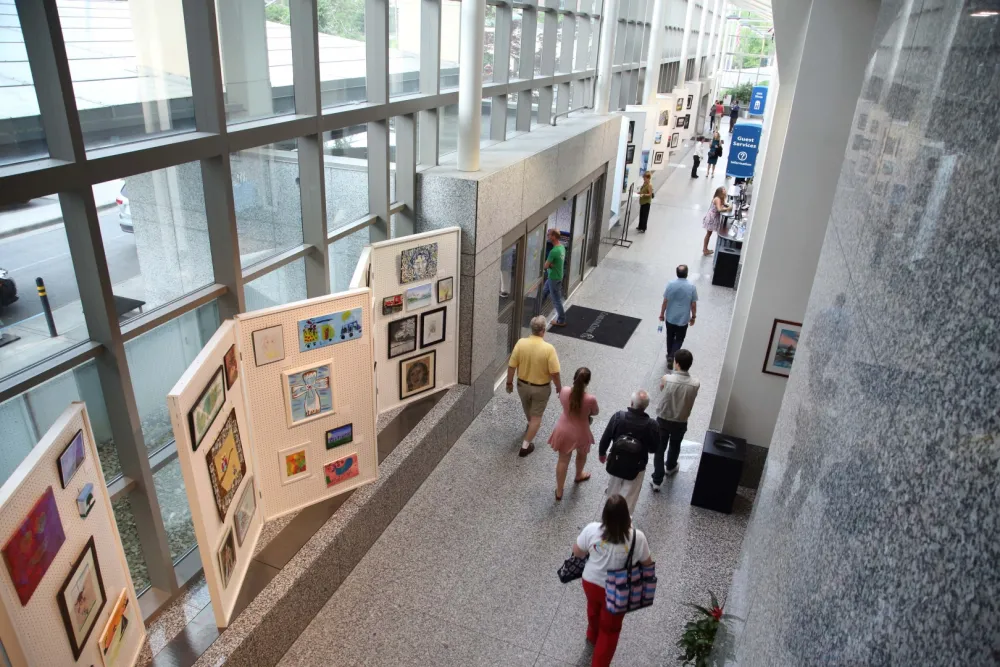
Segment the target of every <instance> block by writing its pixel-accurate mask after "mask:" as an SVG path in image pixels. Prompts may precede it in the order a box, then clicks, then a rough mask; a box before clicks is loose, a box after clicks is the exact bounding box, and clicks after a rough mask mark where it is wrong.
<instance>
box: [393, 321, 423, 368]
mask: <svg viewBox="0 0 1000 667" xmlns="http://www.w3.org/2000/svg"><path fill="white" fill-rule="evenodd" d="M416 349H417V316H416V315H410V316H409V317H404V318H403V319H401V320H393V321H391V322H389V358H390V359H392V358H393V357H398V356H401V355H404V354H408V353H410V352H413V351H414V350H416Z"/></svg>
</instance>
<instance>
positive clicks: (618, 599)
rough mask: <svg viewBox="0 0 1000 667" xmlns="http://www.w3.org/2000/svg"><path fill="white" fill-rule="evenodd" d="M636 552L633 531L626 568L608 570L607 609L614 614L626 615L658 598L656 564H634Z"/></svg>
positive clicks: (605, 587)
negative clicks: (634, 553)
mask: <svg viewBox="0 0 1000 667" xmlns="http://www.w3.org/2000/svg"><path fill="white" fill-rule="evenodd" d="M634 551H635V530H633V531H632V546H630V547H629V550H628V557H627V558H626V559H625V567H624V568H622V569H620V570H608V578H607V581H606V582H605V584H604V593H605V607H606V608H607V610H608V611H609V612H611V613H612V614H625V613H628V612H630V611H636V610H637V609H642V608H643V607H648V606H649V605H651V604H653V598H654V597H655V596H656V564H655V563H654V564H652V565H643V564H641V563H636V564H635V565H633V564H632V555H633V552H634Z"/></svg>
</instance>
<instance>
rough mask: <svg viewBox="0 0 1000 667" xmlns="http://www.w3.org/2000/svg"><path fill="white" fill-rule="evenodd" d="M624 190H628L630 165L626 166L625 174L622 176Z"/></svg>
mask: <svg viewBox="0 0 1000 667" xmlns="http://www.w3.org/2000/svg"><path fill="white" fill-rule="evenodd" d="M622 192H628V167H625V176H624V178H622Z"/></svg>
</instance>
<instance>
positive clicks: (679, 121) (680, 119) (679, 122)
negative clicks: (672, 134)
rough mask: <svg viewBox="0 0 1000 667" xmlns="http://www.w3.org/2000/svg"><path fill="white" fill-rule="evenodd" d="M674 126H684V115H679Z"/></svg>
mask: <svg viewBox="0 0 1000 667" xmlns="http://www.w3.org/2000/svg"><path fill="white" fill-rule="evenodd" d="M674 127H684V116H678V117H677V122H675V123H674Z"/></svg>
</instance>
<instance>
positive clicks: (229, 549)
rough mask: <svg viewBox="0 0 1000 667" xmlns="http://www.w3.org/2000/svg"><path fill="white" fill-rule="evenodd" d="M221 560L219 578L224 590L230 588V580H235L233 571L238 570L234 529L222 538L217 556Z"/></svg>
mask: <svg viewBox="0 0 1000 667" xmlns="http://www.w3.org/2000/svg"><path fill="white" fill-rule="evenodd" d="M216 558H218V559H219V577H220V578H221V579H222V588H223V589H226V588H227V587H228V586H229V580H230V579H232V578H233V570H235V569H236V542H234V541H233V529H232V528H230V529H229V530H227V531H226V536H225V537H224V538H222V544H220V545H219V552H218V553H217V554H216Z"/></svg>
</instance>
